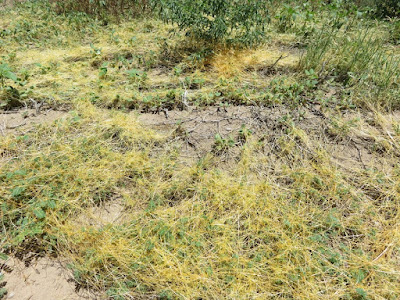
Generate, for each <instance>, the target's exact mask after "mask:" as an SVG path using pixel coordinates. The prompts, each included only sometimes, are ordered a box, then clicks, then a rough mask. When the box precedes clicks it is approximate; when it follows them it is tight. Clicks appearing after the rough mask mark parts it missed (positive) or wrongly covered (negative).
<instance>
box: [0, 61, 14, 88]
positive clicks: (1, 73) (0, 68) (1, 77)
mask: <svg viewBox="0 0 400 300" xmlns="http://www.w3.org/2000/svg"><path fill="white" fill-rule="evenodd" d="M7 79H9V80H11V81H13V82H14V83H17V81H18V78H17V75H15V73H14V72H12V70H11V68H10V66H9V65H8V64H5V63H3V64H0V84H1V87H3V88H4V86H5V84H6V80H7Z"/></svg>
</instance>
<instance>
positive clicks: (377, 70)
mask: <svg viewBox="0 0 400 300" xmlns="http://www.w3.org/2000/svg"><path fill="white" fill-rule="evenodd" d="M384 42H385V40H384V39H383V38H382V37H380V36H379V35H378V33H377V32H376V31H374V29H369V28H368V27H364V26H360V24H356V23H353V22H350V23H348V24H339V26H337V27H334V26H332V23H327V24H325V25H323V26H322V27H321V28H320V29H319V30H318V31H317V32H316V33H315V34H314V35H313V36H312V37H311V38H310V42H309V44H308V46H307V50H306V52H305V54H304V55H303V57H302V59H301V61H300V68H301V69H303V70H310V69H313V70H314V71H316V72H317V73H318V74H319V76H320V77H322V78H328V77H331V78H334V79H335V80H336V81H338V82H340V83H341V84H343V86H344V87H345V88H346V89H349V90H350V91H351V92H352V93H353V95H354V97H355V99H356V101H357V102H359V104H363V105H374V106H381V107H385V108H387V109H397V108H399V107H400V98H399V93H400V57H399V56H396V55H395V54H393V53H390V52H389V51H386V50H385V44H384Z"/></svg>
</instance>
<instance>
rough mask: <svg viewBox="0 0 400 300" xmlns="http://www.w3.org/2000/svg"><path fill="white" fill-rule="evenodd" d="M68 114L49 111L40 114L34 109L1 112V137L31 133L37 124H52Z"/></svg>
mask: <svg viewBox="0 0 400 300" xmlns="http://www.w3.org/2000/svg"><path fill="white" fill-rule="evenodd" d="M66 114H67V113H66V112H64V111H56V110H47V111H42V112H40V113H39V114H38V113H36V111H35V110H34V109H21V110H16V111H6V112H4V111H3V112H2V111H0V135H3V136H4V135H7V134H12V133H23V132H26V131H29V130H30V129H31V128H32V127H33V126H34V125H35V124H42V123H51V122H53V121H55V120H57V119H60V118H61V117H63V116H65V115H66Z"/></svg>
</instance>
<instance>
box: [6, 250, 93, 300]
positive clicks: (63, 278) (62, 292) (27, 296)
mask: <svg viewBox="0 0 400 300" xmlns="http://www.w3.org/2000/svg"><path fill="white" fill-rule="evenodd" d="M7 265H8V266H9V267H11V268H12V270H13V271H12V272H11V273H9V274H8V273H5V281H6V282H7V284H6V286H5V288H6V289H7V295H6V296H5V299H15V300H83V299H90V300H97V299H100V298H99V297H97V296H94V295H89V294H88V293H87V292H86V291H81V292H80V293H79V294H78V293H76V292H75V284H74V281H73V280H72V278H73V277H72V274H71V273H70V272H69V271H67V270H66V269H65V268H64V266H63V265H62V264H61V263H60V262H58V261H56V260H52V259H49V258H39V259H38V260H37V261H33V262H32V264H31V265H30V266H29V267H26V266H25V264H24V263H23V262H21V261H20V260H18V259H15V258H10V259H9V261H8V262H7ZM85 293H86V294H85Z"/></svg>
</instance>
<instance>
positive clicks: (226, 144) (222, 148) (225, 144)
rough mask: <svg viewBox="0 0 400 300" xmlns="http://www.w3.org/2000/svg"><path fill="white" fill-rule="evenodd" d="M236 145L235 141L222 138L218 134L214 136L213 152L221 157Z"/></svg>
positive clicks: (229, 138)
mask: <svg viewBox="0 0 400 300" xmlns="http://www.w3.org/2000/svg"><path fill="white" fill-rule="evenodd" d="M235 145H236V143H235V140H234V139H233V138H231V137H228V138H223V137H222V136H221V135H220V134H218V133H217V134H216V135H215V140H214V145H213V152H214V153H215V154H216V155H222V154H224V153H226V151H228V150H229V149H230V148H232V147H234V146H235Z"/></svg>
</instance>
